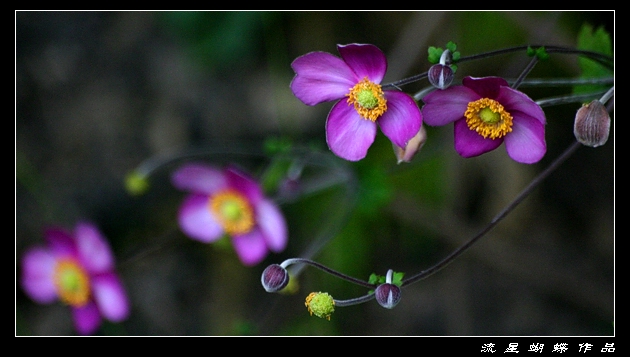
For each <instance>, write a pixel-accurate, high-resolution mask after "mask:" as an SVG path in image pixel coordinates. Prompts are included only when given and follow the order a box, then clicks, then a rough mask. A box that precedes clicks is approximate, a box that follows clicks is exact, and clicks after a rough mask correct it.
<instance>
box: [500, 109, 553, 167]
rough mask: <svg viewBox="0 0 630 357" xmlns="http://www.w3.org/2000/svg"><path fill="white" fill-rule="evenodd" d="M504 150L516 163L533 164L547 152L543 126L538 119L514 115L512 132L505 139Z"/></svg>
mask: <svg viewBox="0 0 630 357" xmlns="http://www.w3.org/2000/svg"><path fill="white" fill-rule="evenodd" d="M505 149H506V150H507V153H508V155H510V157H511V158H512V159H513V160H514V161H517V162H520V163H523V164H533V163H536V162H538V161H540V159H542V157H543V156H545V153H546V152H547V144H546V143H545V126H544V124H542V123H541V122H540V120H539V119H538V118H533V117H530V116H527V115H521V114H520V113H519V114H518V115H515V116H514V118H513V126H512V132H510V133H509V134H508V135H507V136H506V137H505Z"/></svg>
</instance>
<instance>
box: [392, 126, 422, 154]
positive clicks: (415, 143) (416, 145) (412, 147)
mask: <svg viewBox="0 0 630 357" xmlns="http://www.w3.org/2000/svg"><path fill="white" fill-rule="evenodd" d="M426 141H427V130H426V129H425V128H424V125H422V126H420V130H419V131H418V134H416V136H414V137H413V138H411V139H410V140H409V141H408V142H407V145H405V147H404V148H401V147H398V146H397V145H396V144H392V145H393V146H394V154H395V155H396V159H398V163H399V164H400V163H401V162H411V159H413V157H414V156H415V155H416V153H417V152H418V151H420V149H422V146H423V145H424V143H425V142H426Z"/></svg>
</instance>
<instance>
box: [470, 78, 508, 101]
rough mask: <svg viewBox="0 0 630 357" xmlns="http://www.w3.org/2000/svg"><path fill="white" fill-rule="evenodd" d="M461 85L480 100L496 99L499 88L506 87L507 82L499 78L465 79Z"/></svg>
mask: <svg viewBox="0 0 630 357" xmlns="http://www.w3.org/2000/svg"><path fill="white" fill-rule="evenodd" d="M462 84H463V85H464V87H466V88H470V89H472V90H473V91H475V93H477V94H479V97H480V98H490V99H496V98H497V97H498V96H499V92H500V90H501V87H508V86H509V85H508V82H507V81H506V80H505V79H503V78H500V77H482V78H475V77H465V78H464V79H463V80H462Z"/></svg>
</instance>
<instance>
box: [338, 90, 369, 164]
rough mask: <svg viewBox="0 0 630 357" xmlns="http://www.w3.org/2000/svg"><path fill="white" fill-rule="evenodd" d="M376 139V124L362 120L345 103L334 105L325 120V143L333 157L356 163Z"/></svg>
mask: <svg viewBox="0 0 630 357" xmlns="http://www.w3.org/2000/svg"><path fill="white" fill-rule="evenodd" d="M375 137H376V123H374V122H372V121H370V120H366V119H364V118H362V117H361V116H360V115H359V114H358V113H357V112H356V110H354V107H353V106H350V105H348V103H346V102H345V101H339V102H338V103H337V104H335V105H334V106H333V107H332V109H331V110H330V114H328V119H327V120H326V142H327V143H328V147H329V148H330V150H332V152H333V153H335V155H337V156H339V157H341V158H343V159H346V160H349V161H358V160H361V159H363V158H364V157H365V155H367V151H368V149H369V148H370V146H371V145H372V143H373V142H374V138H375Z"/></svg>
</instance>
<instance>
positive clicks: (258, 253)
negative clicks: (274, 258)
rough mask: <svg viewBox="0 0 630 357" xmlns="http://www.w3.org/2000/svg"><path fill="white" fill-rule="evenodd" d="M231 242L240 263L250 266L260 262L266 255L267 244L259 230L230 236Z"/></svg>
mask: <svg viewBox="0 0 630 357" xmlns="http://www.w3.org/2000/svg"><path fill="white" fill-rule="evenodd" d="M232 244H233V245H234V250H235V251H236V255H238V258H239V259H240V261H241V263H243V264H244V265H247V266H252V265H256V264H258V263H260V262H261V261H262V260H263V259H265V256H267V244H266V243H265V239H264V238H263V234H262V232H261V231H260V230H257V229H255V230H253V231H251V232H249V233H247V234H243V235H238V236H234V237H232Z"/></svg>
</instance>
